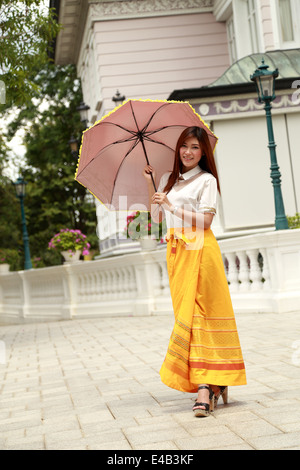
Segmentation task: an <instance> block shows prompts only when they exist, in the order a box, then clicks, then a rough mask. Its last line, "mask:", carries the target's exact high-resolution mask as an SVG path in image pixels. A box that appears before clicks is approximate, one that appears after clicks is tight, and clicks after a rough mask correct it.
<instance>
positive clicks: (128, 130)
mask: <svg viewBox="0 0 300 470" xmlns="http://www.w3.org/2000/svg"><path fill="white" fill-rule="evenodd" d="M101 124H102V125H104V124H110V125H111V126H116V127H119V128H120V129H122V130H123V131H126V132H129V134H132V135H134V136H135V135H136V134H137V132H136V131H131V130H130V129H127V128H126V127H124V126H121V125H120V124H116V123H114V122H106V121H105V122H99V123H98V124H96V126H95V127H97V126H100V125H101Z"/></svg>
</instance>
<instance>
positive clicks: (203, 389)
mask: <svg viewBox="0 0 300 470" xmlns="http://www.w3.org/2000/svg"><path fill="white" fill-rule="evenodd" d="M213 395H214V394H213V391H212V390H211V388H210V387H209V386H208V385H207V384H202V385H199V387H198V396H197V400H196V403H195V404H194V406H193V411H194V413H195V416H208V415H209V413H210V412H211V411H212V410H213Z"/></svg>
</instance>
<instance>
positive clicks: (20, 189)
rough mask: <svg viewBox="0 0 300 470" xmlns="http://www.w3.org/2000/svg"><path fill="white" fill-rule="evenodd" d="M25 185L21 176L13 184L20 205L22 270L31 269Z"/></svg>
mask: <svg viewBox="0 0 300 470" xmlns="http://www.w3.org/2000/svg"><path fill="white" fill-rule="evenodd" d="M26 184H27V183H26V182H25V181H24V180H23V178H22V177H21V176H20V177H19V178H18V179H17V181H16V182H15V183H14V185H15V189H16V195H17V197H18V198H19V201H20V205H21V217H22V234H23V243H24V255H25V263H24V269H32V264H31V257H30V248H29V237H28V232H27V226H26V217H25V209H24V197H25V188H26Z"/></svg>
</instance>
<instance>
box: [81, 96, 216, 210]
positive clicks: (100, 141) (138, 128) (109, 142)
mask: <svg viewBox="0 0 300 470" xmlns="http://www.w3.org/2000/svg"><path fill="white" fill-rule="evenodd" d="M190 126H198V127H203V128H205V129H206V131H207V132H208V135H209V137H210V141H211V146H212V148H213V149H214V148H215V145H216V142H217V137H216V136H215V135H214V134H213V133H212V132H211V131H210V130H209V128H208V127H207V125H206V124H205V123H204V121H203V120H202V119H201V118H200V116H199V115H198V114H197V113H196V112H195V111H194V109H193V108H192V106H191V105H190V104H189V103H187V102H177V101H166V100H165V101H151V100H127V101H126V102H125V103H123V104H122V105H121V106H119V107H117V108H115V109H114V110H113V111H112V112H111V113H109V114H108V115H106V116H104V117H103V118H102V119H101V120H100V121H98V122H96V123H95V124H94V125H93V126H92V127H90V128H89V129H87V130H86V131H84V133H83V137H82V145H81V149H80V156H79V162H78V167H77V171H76V175H75V179H76V180H77V181H78V182H79V183H81V184H82V185H83V186H85V187H86V188H87V189H88V190H89V191H90V192H91V193H92V194H93V195H94V196H95V197H96V198H97V199H99V200H100V201H101V202H102V203H103V204H104V205H105V206H106V207H107V208H108V209H110V210H129V209H130V210H133V209H144V210H146V209H147V208H148V209H149V207H148V206H149V198H148V188H147V182H146V180H145V178H144V177H143V175H142V172H143V169H144V168H145V166H146V165H147V164H150V165H151V166H152V167H153V168H154V169H155V172H156V176H157V182H159V180H160V178H161V176H162V175H163V174H164V173H166V172H167V171H172V169H173V162H174V151H175V147H176V143H177V140H178V138H179V136H180V134H181V133H182V131H183V130H184V129H185V128H187V127H190ZM153 184H154V181H153ZM154 189H155V190H156V186H155V184H154Z"/></svg>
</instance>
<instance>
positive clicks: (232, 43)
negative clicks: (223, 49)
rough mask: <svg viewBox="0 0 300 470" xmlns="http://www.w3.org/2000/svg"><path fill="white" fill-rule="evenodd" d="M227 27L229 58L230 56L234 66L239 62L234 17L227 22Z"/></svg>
mask: <svg viewBox="0 0 300 470" xmlns="http://www.w3.org/2000/svg"><path fill="white" fill-rule="evenodd" d="M226 27H227V37H228V47H229V56H230V61H231V63H232V64H233V63H234V62H236V61H237V50H236V38H235V29H234V21H233V15H232V16H231V17H230V18H229V19H228V20H227V23H226Z"/></svg>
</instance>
